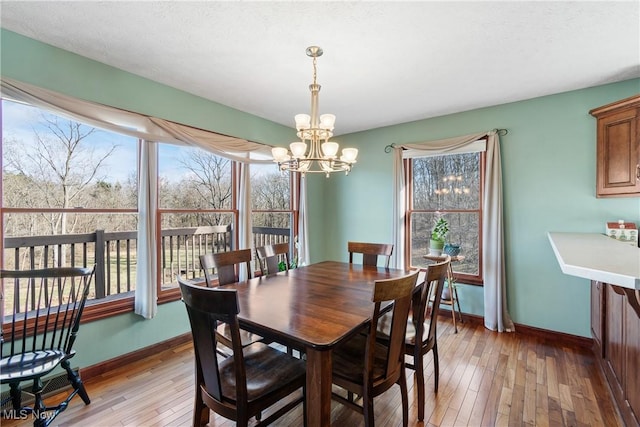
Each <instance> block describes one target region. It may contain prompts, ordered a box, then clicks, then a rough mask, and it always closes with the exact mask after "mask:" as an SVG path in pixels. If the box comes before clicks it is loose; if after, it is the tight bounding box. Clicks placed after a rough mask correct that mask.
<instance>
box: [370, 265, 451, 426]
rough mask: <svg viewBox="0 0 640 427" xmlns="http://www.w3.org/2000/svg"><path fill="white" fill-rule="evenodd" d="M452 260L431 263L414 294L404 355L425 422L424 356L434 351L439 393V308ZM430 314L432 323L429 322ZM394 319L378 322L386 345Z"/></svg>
mask: <svg viewBox="0 0 640 427" xmlns="http://www.w3.org/2000/svg"><path fill="white" fill-rule="evenodd" d="M449 263H450V258H449V256H447V257H446V258H445V260H443V261H440V262H438V263H435V264H430V265H429V266H428V267H427V268H426V269H422V271H425V273H426V274H425V279H424V283H422V284H420V285H419V286H417V287H416V290H415V291H414V293H413V297H412V303H411V310H410V311H409V321H408V322H407V330H406V334H405V339H404V353H405V354H406V355H408V356H411V358H412V360H411V363H406V367H407V368H410V369H413V370H414V371H415V378H416V386H415V388H416V390H417V391H418V420H419V421H422V420H424V408H425V384H424V360H423V359H424V355H426V354H427V353H429V352H430V351H432V352H433V370H434V382H435V392H436V393H437V392H438V376H439V374H440V366H439V362H438V341H437V326H438V307H439V306H440V301H441V299H442V290H443V288H444V282H445V278H446V277H447V272H448V269H449ZM430 295H433V297H432V299H433V301H432V306H431V310H429V296H430ZM427 312H428V317H429V320H428V321H427V320H426V317H427ZM391 322H392V319H391V317H390V316H389V315H388V314H384V315H383V316H382V317H381V318H380V321H379V322H378V338H379V340H381V341H382V342H383V343H386V342H388V341H389V340H390V328H391V325H392V323H391Z"/></svg>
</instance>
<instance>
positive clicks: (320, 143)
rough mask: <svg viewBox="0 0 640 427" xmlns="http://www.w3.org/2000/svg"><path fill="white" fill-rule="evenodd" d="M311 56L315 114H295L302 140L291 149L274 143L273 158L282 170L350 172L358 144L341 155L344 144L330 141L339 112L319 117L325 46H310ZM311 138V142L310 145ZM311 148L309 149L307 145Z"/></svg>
mask: <svg viewBox="0 0 640 427" xmlns="http://www.w3.org/2000/svg"><path fill="white" fill-rule="evenodd" d="M307 56H310V57H311V58H313V83H311V84H310V85H309V90H310V91H311V115H309V114H297V115H296V116H295V122H296V130H297V131H298V132H297V135H298V138H300V141H296V142H292V143H291V144H289V148H290V150H291V151H289V150H287V149H286V148H284V147H273V148H272V149H271V154H272V155H273V161H274V162H276V163H277V164H278V168H279V169H280V170H281V171H290V172H300V173H302V174H303V175H304V174H305V173H324V174H326V175H327V178H328V177H329V174H331V173H333V172H342V171H344V172H345V173H346V174H349V171H350V170H351V167H352V166H353V164H354V163H355V162H356V157H357V156H358V149H357V148H344V149H343V150H342V155H341V156H340V157H338V150H339V148H340V146H339V145H338V143H336V142H332V141H329V138H331V137H332V136H333V125H334V123H335V121H336V116H334V115H333V114H322V115H321V116H319V117H318V93H319V92H320V85H319V84H318V83H316V61H317V58H318V57H319V56H322V49H321V48H319V47H318V46H310V47H308V48H307ZM307 141H308V142H309V144H308V146H307ZM307 148H308V149H307Z"/></svg>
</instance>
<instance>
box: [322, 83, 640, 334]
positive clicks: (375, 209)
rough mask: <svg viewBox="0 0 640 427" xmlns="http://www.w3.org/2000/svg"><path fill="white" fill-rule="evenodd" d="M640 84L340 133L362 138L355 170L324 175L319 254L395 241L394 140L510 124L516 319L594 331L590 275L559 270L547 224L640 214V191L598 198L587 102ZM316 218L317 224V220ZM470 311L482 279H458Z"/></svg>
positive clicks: (585, 227) (565, 226)
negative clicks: (464, 282) (476, 282)
mask: <svg viewBox="0 0 640 427" xmlns="http://www.w3.org/2000/svg"><path fill="white" fill-rule="evenodd" d="M638 93H640V79H634V80H628V81H624V82H621V83H616V84H609V85H604V86H599V87H595V88H590V89H583V90H577V91H572V92H566V93H561V94H557V95H551V96H545V97H540V98H535V99H531V100H528V101H522V102H514V103H510V104H504V105H498V106H495V107H489V108H482V109H478V110H473V111H468V112H464V113H459V114H452V115H448V116H443V117H437V118H433V119H428V120H421V121H417V122H411V123H406V124H402V125H396V126H389V127H385V128H380V129H373V130H370V131H366V132H360V133H356V134H351V135H346V136H343V137H342V138H340V139H341V142H342V143H343V144H346V145H348V146H353V147H356V148H359V150H360V152H359V159H358V163H357V165H356V166H355V167H354V170H353V171H352V172H351V173H350V175H349V176H348V177H337V178H336V179H334V178H331V180H330V181H327V182H326V183H325V186H326V188H325V190H324V193H325V203H324V217H325V218H335V224H334V230H333V235H332V238H331V239H329V240H326V241H325V245H326V246H325V252H323V253H318V254H315V255H316V256H317V258H318V259H323V258H329V259H346V254H345V252H346V251H345V248H346V242H347V241H348V240H367V241H378V242H389V241H391V236H392V230H391V217H392V210H391V209H392V207H391V201H392V169H393V159H392V154H386V153H385V152H384V147H385V146H386V145H387V144H391V143H407V142H421V141H429V140H434V139H441V138H448V137H453V136H458V135H466V134H470V133H475V132H482V131H488V130H491V129H494V128H504V129H508V131H509V133H508V134H507V135H506V136H504V137H502V138H501V153H502V167H503V184H504V188H503V189H504V221H505V235H506V241H505V247H506V271H507V292H508V304H509V310H510V313H511V315H512V317H513V320H514V321H515V322H516V323H520V324H524V325H528V326H533V327H538V328H542V329H549V330H555V331H560V332H565V333H569V334H574V335H581V336H590V331H589V320H590V311H589V310H590V309H589V301H590V294H589V282H588V281H587V280H585V279H578V278H575V277H571V276H566V275H564V274H562V272H561V271H560V268H559V266H558V263H557V261H556V259H555V257H554V255H553V251H552V249H551V247H550V245H549V241H548V238H547V233H548V232H549V231H576V232H593V233H603V232H604V223H605V222H606V221H611V220H616V219H619V218H622V219H625V220H628V221H632V222H636V223H639V224H640V198H637V197H636V198H611V199H597V198H596V197H595V173H596V121H595V119H594V118H593V117H592V116H590V115H589V110H591V109H593V108H595V107H599V106H601V105H605V104H608V103H610V102H613V101H616V100H619V99H622V98H626V97H629V96H632V95H635V94H638ZM390 108H392V107H390ZM310 228H312V227H310ZM460 299H461V304H462V310H463V312H468V313H473V314H479V315H482V313H483V294H482V288H479V287H475V286H461V289H460Z"/></svg>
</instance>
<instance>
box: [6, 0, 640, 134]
mask: <svg viewBox="0 0 640 427" xmlns="http://www.w3.org/2000/svg"><path fill="white" fill-rule="evenodd" d="M0 24H1V26H2V28H5V29H8V30H10V31H13V32H16V33H19V34H22V35H25V36H27V37H30V38H33V39H36V40H39V41H42V42H45V43H48V44H51V45H53V46H57V47H60V48H62V49H65V50H68V51H71V52H75V53H77V54H79V55H82V56H85V57H87V58H91V59H94V60H96V61H100V62H103V63H105V64H109V65H112V66H114V67H117V68H120V69H122V70H126V71H129V72H131V73H134V74H137V75H140V76H143V77H146V78H148V79H151V80H155V81H157V82H160V83H163V84H165V85H168V86H171V87H174V88H177V89H181V90H184V91H186V92H189V93H192V94H195V95H198V96H201V97H203V98H207V99H210V100H212V101H216V102H219V103H221V104H224V105H227V106H230V107H233V108H236V109H238V110H241V111H245V112H248V113H251V114H254V115H257V116H260V117H263V118H265V119H268V120H272V121H274V122H277V123H281V124H284V125H286V126H290V127H293V124H294V122H293V116H294V115H295V114H297V113H309V110H310V93H309V90H308V86H309V84H310V83H311V81H312V74H313V69H312V61H311V59H310V58H309V57H307V56H306V54H305V50H306V48H307V47H308V46H311V45H318V46H320V47H322V48H323V50H324V55H323V56H322V57H320V58H319V59H318V74H317V77H318V83H320V84H321V85H322V90H321V92H320V113H333V114H336V116H337V120H336V134H345V133H351V132H354V131H359V130H365V129H372V128H378V127H382V126H387V125H392V124H396V123H404V122H408V121H413V120H419V119H424V118H429V117H435V116H441V115H444V114H450V113H456V112H460V111H466V110H471V109H476V108H481V107H486V106H491V105H497V104H504V103H508V102H512V101H519V100H523V99H530V98H534V97H538V96H543V95H548V94H554V93H559V92H564V91H569V90H574V89H580V88H585V87H591V86H596V85H601V84H605V83H611V82H616V81H622V80H626V79H630V78H634V77H640V2H638V1H624V2H622V1H603V2H592V1H580V2H567V1H557V2H539V1H527V2H524V1H510V2H494V1H471V2H458V1H440V2H435V1H421V2H420V1H414V2H396V1H384V2H367V1H365V2H361V1H360V2H342V1H332V2H325V1H322V2H321V1H300V2H284V1H279V2H275V1H260V2H247V1H232V2H228V1H200V2H188V1H122V2H113V1H80V2H78V1H73V2H66V1H43V2H38V1H4V0H2V1H1V3H0Z"/></svg>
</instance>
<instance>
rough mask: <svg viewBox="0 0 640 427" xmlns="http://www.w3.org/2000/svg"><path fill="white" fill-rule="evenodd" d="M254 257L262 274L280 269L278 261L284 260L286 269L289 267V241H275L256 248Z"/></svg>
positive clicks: (274, 272)
mask: <svg viewBox="0 0 640 427" xmlns="http://www.w3.org/2000/svg"><path fill="white" fill-rule="evenodd" d="M256 258H257V259H258V264H259V265H260V271H261V272H262V275H263V276H266V275H269V274H276V273H277V272H278V271H280V262H281V261H284V262H285V265H286V266H287V267H286V270H288V269H289V266H290V265H291V262H290V261H289V243H287V242H285V243H276V244H273V245H265V246H260V247H258V248H256Z"/></svg>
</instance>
